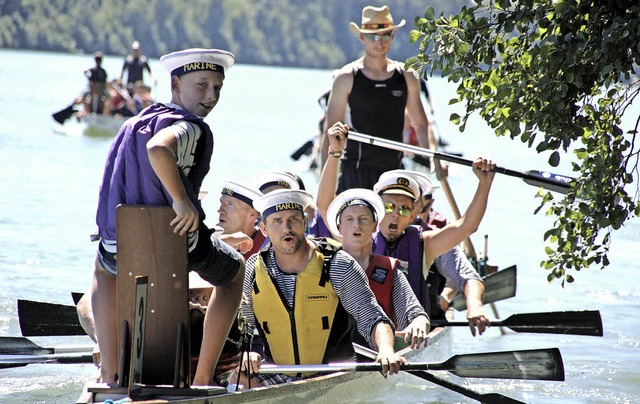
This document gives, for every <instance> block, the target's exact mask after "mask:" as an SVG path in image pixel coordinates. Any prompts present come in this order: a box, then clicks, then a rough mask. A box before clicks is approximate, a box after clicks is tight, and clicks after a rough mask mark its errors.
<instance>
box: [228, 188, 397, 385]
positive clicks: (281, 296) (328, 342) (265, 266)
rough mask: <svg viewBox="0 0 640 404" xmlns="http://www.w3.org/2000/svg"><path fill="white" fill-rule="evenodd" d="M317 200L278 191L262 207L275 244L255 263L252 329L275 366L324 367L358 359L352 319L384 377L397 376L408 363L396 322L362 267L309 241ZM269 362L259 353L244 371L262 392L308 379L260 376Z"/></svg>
mask: <svg viewBox="0 0 640 404" xmlns="http://www.w3.org/2000/svg"><path fill="white" fill-rule="evenodd" d="M312 200H313V197H312V196H311V194H309V193H308V192H306V191H302V190H278V191H273V192H270V193H268V194H266V195H264V196H263V197H262V198H259V199H256V200H255V201H254V207H255V208H256V209H257V210H258V211H259V212H260V214H261V215H262V222H261V223H260V228H261V229H262V231H264V232H265V234H266V235H267V236H268V237H269V238H270V240H271V242H270V244H268V246H267V247H265V248H264V249H263V250H262V251H260V253H258V254H254V255H253V256H252V257H251V258H249V260H247V268H246V271H247V272H246V277H245V282H244V297H245V298H244V299H243V301H242V305H241V309H242V314H243V315H244V317H245V319H246V321H247V326H248V327H249V328H250V329H253V327H257V329H258V332H259V334H260V337H261V339H262V340H263V342H264V344H265V356H266V358H265V359H266V360H267V361H268V362H271V363H275V364H279V365H280V364H282V365H285V364H294V363H299V364H318V363H328V362H335V361H344V360H350V359H352V358H353V353H354V352H353V345H352V339H351V333H350V329H351V323H350V321H351V320H350V316H352V317H353V319H355V321H356V324H357V328H358V331H359V332H360V334H362V335H363V336H364V337H365V338H366V340H367V342H370V343H371V344H372V345H373V346H374V347H375V348H376V349H377V350H378V352H379V353H378V357H377V361H378V362H381V363H382V373H383V375H385V376H386V375H387V374H394V373H397V372H398V370H399V366H400V364H401V363H403V362H405V359H404V358H402V357H400V356H398V355H396V353H395V352H394V349H393V340H394V336H393V327H392V323H391V321H390V320H389V318H388V317H387V316H386V315H385V314H384V311H383V310H382V308H381V307H380V306H379V305H378V304H377V302H376V300H375V296H374V295H373V292H371V289H370V288H369V286H368V281H367V278H366V276H365V274H364V272H363V270H362V268H361V267H360V265H358V263H357V262H356V261H355V260H354V259H353V257H351V256H350V255H349V254H347V253H346V252H344V251H342V250H341V249H340V248H338V247H336V245H335V242H333V243H332V242H329V241H328V240H326V239H320V240H317V241H316V240H312V239H307V238H306V237H305V235H304V229H305V225H306V223H305V221H306V220H305V217H304V213H303V212H304V209H305V208H306V207H307V206H308V205H309V204H310V203H311V201H312ZM294 292H295V293H294ZM288 313H293V316H294V318H295V321H294V322H291V321H290V315H289V314H288ZM318 318H322V319H323V321H318ZM293 327H295V329H293ZM294 353H297V354H294ZM261 362H262V356H261V355H260V354H258V353H257V352H251V353H250V354H249V357H248V358H245V360H243V369H246V368H247V366H248V367H250V370H251V373H253V374H254V377H255V378H256V382H257V383H259V384H260V385H269V384H276V383H285V382H290V381H295V380H299V379H300V377H298V376H299V375H289V374H281V373H279V374H262V373H256V372H259V368H260V363H261ZM306 376H310V375H306V374H303V377H306Z"/></svg>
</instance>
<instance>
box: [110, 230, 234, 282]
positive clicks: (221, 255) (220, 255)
mask: <svg viewBox="0 0 640 404" xmlns="http://www.w3.org/2000/svg"><path fill="white" fill-rule="evenodd" d="M97 259H98V262H99V263H100V265H102V267H103V268H104V269H105V270H106V271H107V272H108V273H109V274H110V275H111V276H113V277H114V278H115V276H116V273H117V263H116V254H114V253H110V252H108V251H107V250H105V249H104V247H103V245H102V242H100V243H99V246H98V255H97ZM242 265H244V258H243V257H242V255H241V254H240V253H239V252H238V251H236V250H234V249H233V248H231V247H230V246H229V245H228V244H226V243H224V242H223V241H220V239H219V238H217V237H213V238H212V237H211V230H209V229H208V228H207V227H206V226H200V229H199V230H198V241H197V244H196V246H195V248H194V249H193V250H192V251H190V252H189V270H190V271H195V272H197V273H198V275H200V277H202V279H204V280H205V281H207V282H209V283H211V284H212V285H214V286H220V285H225V284H227V283H229V282H231V281H232V280H233V278H235V276H236V274H237V273H238V271H239V270H240V268H241V266H242Z"/></svg>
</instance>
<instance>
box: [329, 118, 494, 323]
mask: <svg viewBox="0 0 640 404" xmlns="http://www.w3.org/2000/svg"><path fill="white" fill-rule="evenodd" d="M348 130H349V127H348V126H347V125H344V124H342V123H340V122H337V123H336V124H334V125H333V126H332V127H331V128H329V131H328V139H329V141H330V146H329V147H330V148H331V149H332V150H342V149H343V148H344V147H345V144H346V141H347V132H348ZM494 166H495V164H494V163H493V162H492V161H490V160H487V159H483V158H478V159H476V161H474V163H473V171H474V173H475V174H476V176H477V177H478V179H479V184H478V189H477V190H476V195H475V196H474V200H473V201H472V203H471V204H470V205H469V208H468V209H467V212H466V214H465V216H466V217H463V218H462V219H461V220H459V221H457V222H455V223H453V224H451V225H449V226H447V227H445V229H443V230H440V231H422V229H419V228H418V227H417V226H412V225H411V224H412V222H413V220H414V214H413V212H414V206H415V204H416V200H418V199H419V198H420V196H421V188H420V186H419V183H418V182H416V181H415V179H414V177H415V174H413V173H412V172H410V171H407V170H392V171H388V172H385V173H383V174H381V175H380V177H379V179H378V182H377V183H376V184H374V186H373V190H374V192H376V193H377V194H379V195H380V196H381V198H382V200H383V202H384V208H385V215H384V218H383V219H382V220H381V221H380V223H379V225H378V232H377V233H376V234H375V235H374V240H373V252H374V253H375V254H379V255H385V256H389V257H393V258H398V259H400V260H403V261H406V262H408V264H409V269H408V278H409V284H410V285H411V288H412V289H413V291H414V293H415V295H416V297H417V298H418V300H419V301H420V303H421V304H422V306H423V307H424V308H425V309H426V311H427V313H428V314H429V316H430V317H431V318H436V316H440V315H441V314H443V313H442V311H439V310H438V309H439V308H440V306H439V304H438V296H439V293H440V291H441V290H440V286H439V285H437V284H435V282H432V281H431V280H432V278H433V274H434V273H439V272H441V273H442V275H443V276H445V277H447V278H448V279H454V280H455V282H453V287H454V288H456V289H458V290H461V291H463V292H464V294H465V296H466V298H467V307H470V308H471V309H470V310H468V311H467V319H468V320H469V326H470V329H471V332H472V334H473V335H475V332H476V327H477V329H478V331H479V332H480V333H483V332H484V330H485V328H486V327H487V326H488V325H489V324H490V323H489V320H488V319H487V318H486V317H485V316H484V312H483V310H482V297H483V294H484V285H483V284H482V281H481V280H480V278H479V277H478V276H477V273H476V272H475V270H474V269H473V267H472V266H471V265H470V264H469V263H468V260H467V259H466V257H464V254H463V253H462V252H461V249H460V248H458V247H457V245H458V244H459V243H460V242H462V241H463V240H464V239H465V238H466V237H467V236H468V235H470V234H471V233H473V232H474V231H475V230H476V228H477V225H478V224H479V222H480V220H481V219H482V216H483V215H484V211H485V209H486V203H487V198H488V194H489V190H490V187H491V183H492V181H493V176H494V173H493V172H491V169H492V168H493V167H494ZM337 167H338V159H337V158H330V159H329V160H328V161H327V164H326V165H325V167H324V170H323V171H322V176H321V178H320V184H319V187H318V209H319V210H320V211H322V210H323V209H325V206H328V205H329V203H330V201H331V200H332V197H333V194H334V190H335V189H336V176H337ZM423 187H424V188H425V189H426V188H427V183H426V182H424V183H423ZM328 201H329V202H328ZM327 220H331V218H330V217H329V218H327ZM445 256H446V257H447V258H446V260H445V259H444V258H443V257H445ZM436 257H437V260H436ZM434 260H436V266H437V267H438V268H437V271H430V270H429V269H430V268H431V263H432V262H433V261H434ZM438 260H441V261H440V262H438ZM427 278H429V279H427ZM442 287H444V282H442Z"/></svg>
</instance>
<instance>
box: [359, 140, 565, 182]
mask: <svg viewBox="0 0 640 404" xmlns="http://www.w3.org/2000/svg"><path fill="white" fill-rule="evenodd" d="M349 139H350V140H354V141H356V142H362V143H368V144H372V145H375V146H380V147H385V148H387V149H392V150H398V151H402V152H409V153H415V154H419V155H422V156H427V157H432V158H434V159H439V160H444V161H449V162H451V163H456V164H462V165H465V166H469V167H470V166H472V165H473V161H472V160H467V159H464V158H461V157H458V156H453V155H451V154H446V153H440V152H436V151H433V150H429V149H425V148H423V147H418V146H412V145H408V144H405V143H401V142H394V141H393V140H388V139H383V138H379V137H375V136H370V135H365V134H363V133H358V132H354V131H349ZM493 171H495V172H496V173H500V174H505V175H508V176H511V177H517V178H522V179H523V180H524V182H526V183H527V184H529V185H533V186H537V187H542V188H545V189H548V190H550V191H555V192H560V193H563V194H566V193H567V192H569V189H570V188H571V185H570V183H571V181H572V180H573V178H570V177H566V176H563V175H558V174H553V173H549V172H546V171H537V170H530V171H527V172H526V173H522V172H519V171H515V170H510V169H508V168H503V167H495V168H494V169H493Z"/></svg>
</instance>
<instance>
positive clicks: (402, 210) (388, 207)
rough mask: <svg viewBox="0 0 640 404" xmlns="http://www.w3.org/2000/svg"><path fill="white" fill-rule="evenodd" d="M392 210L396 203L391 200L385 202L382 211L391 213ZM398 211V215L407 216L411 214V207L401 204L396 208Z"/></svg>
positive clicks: (394, 208)
mask: <svg viewBox="0 0 640 404" xmlns="http://www.w3.org/2000/svg"><path fill="white" fill-rule="evenodd" d="M394 210H396V205H395V204H394V203H393V202H385V204H384V211H385V212H386V213H393V211H394ZM398 213H399V214H400V216H404V217H408V216H410V215H411V208H410V207H408V206H406V205H402V206H400V207H399V208H398Z"/></svg>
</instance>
